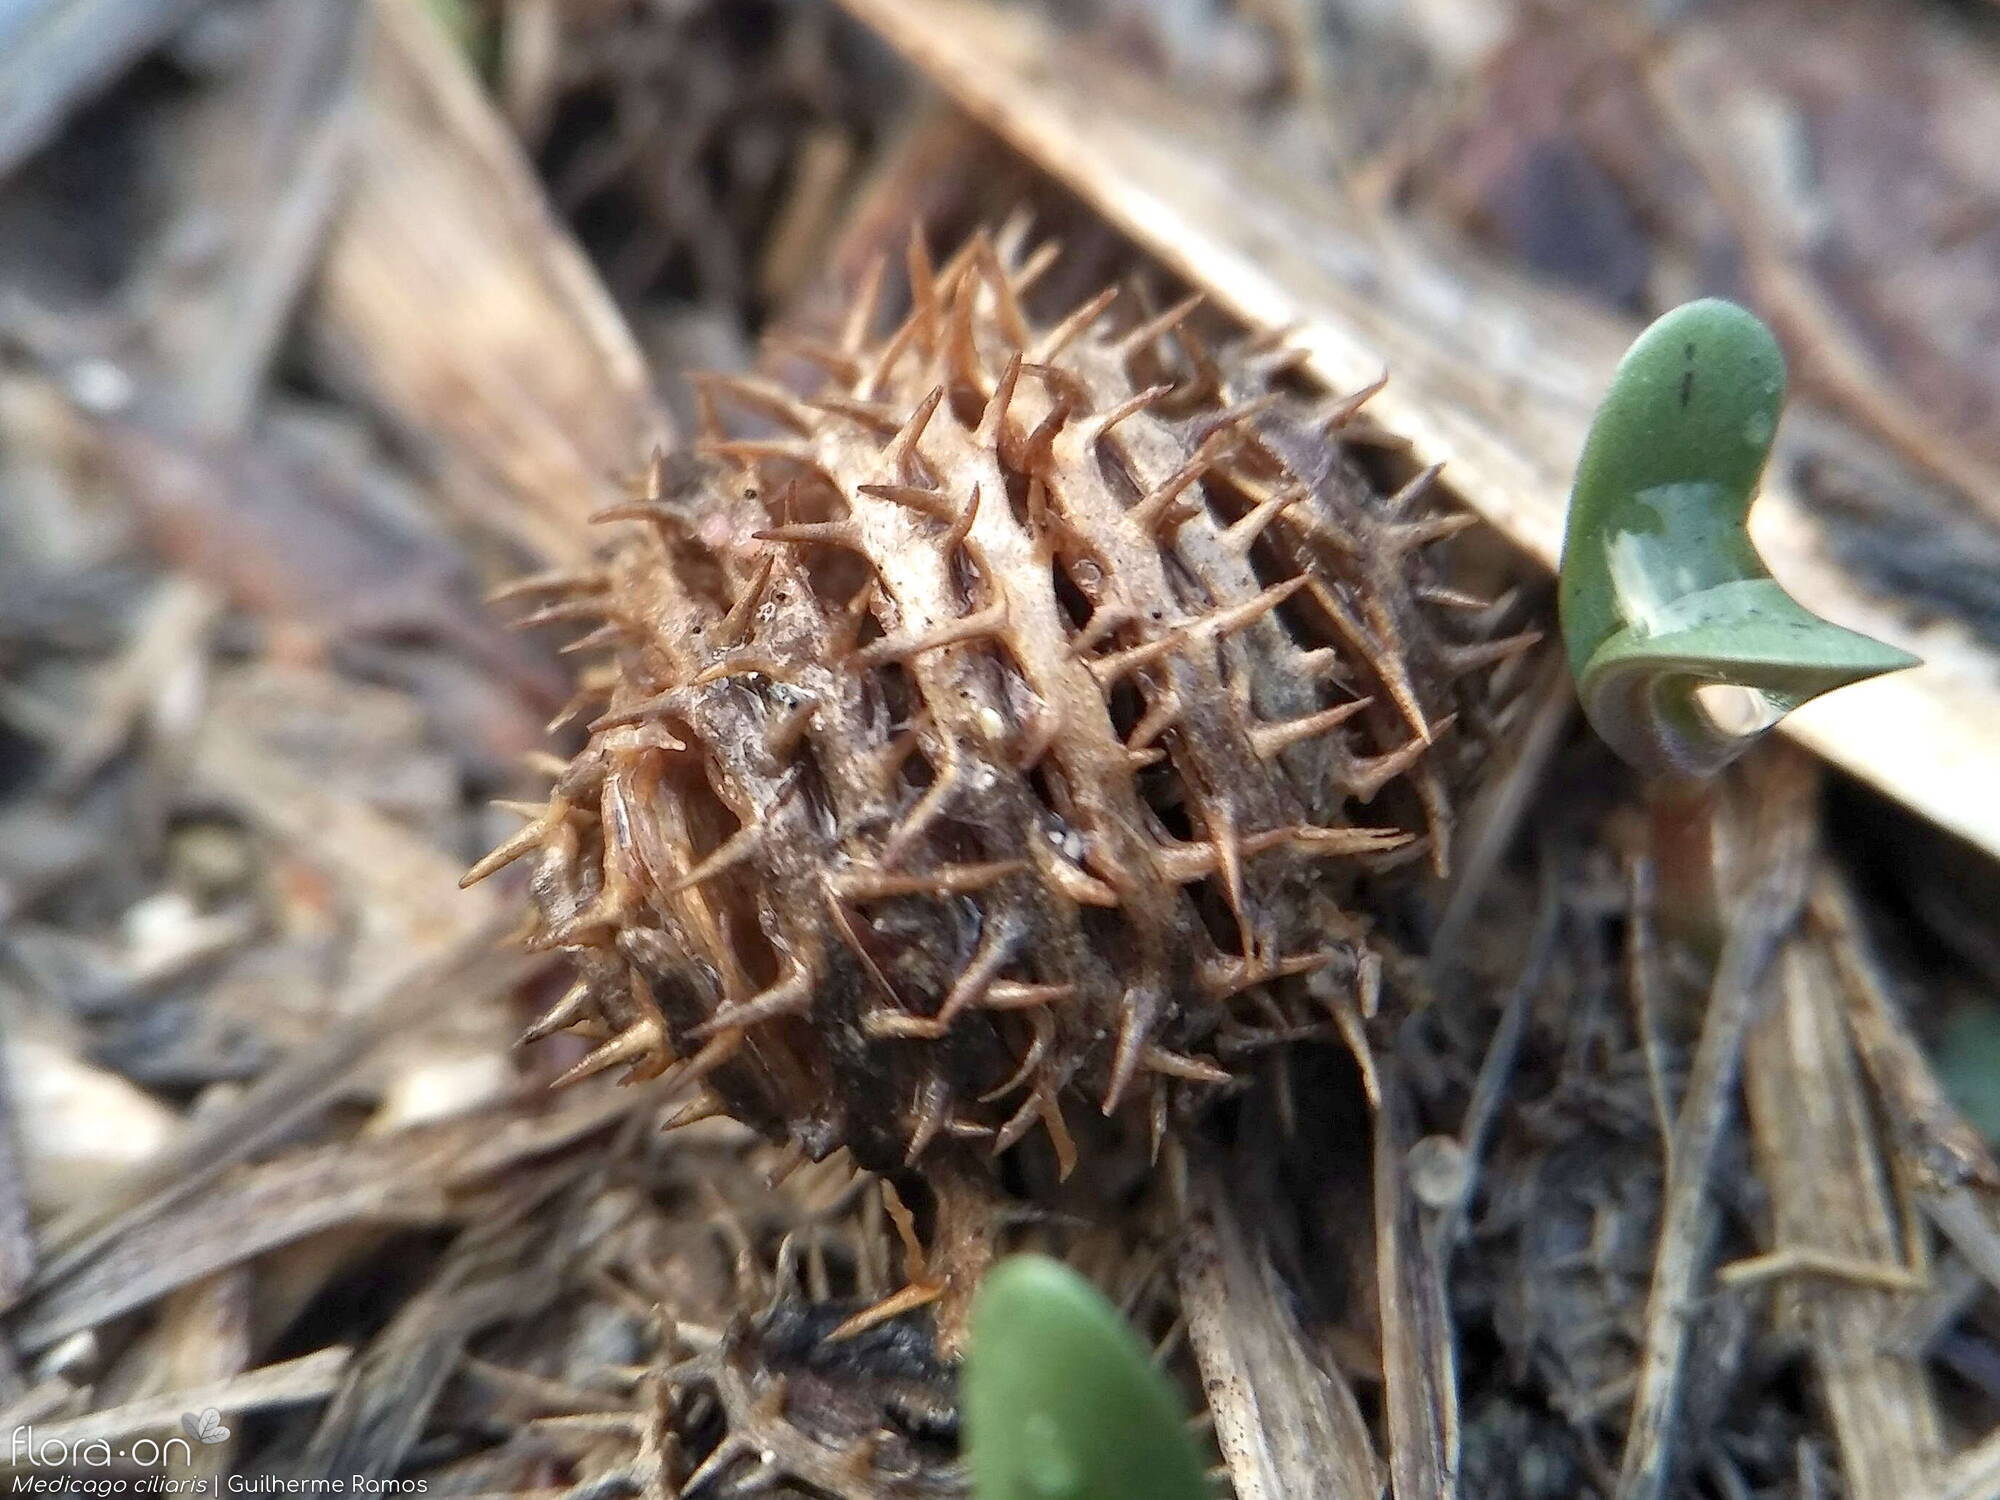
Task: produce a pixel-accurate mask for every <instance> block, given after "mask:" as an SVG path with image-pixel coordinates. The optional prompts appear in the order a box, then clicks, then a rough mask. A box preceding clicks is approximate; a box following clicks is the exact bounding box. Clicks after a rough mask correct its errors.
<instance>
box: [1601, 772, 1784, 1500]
mask: <svg viewBox="0 0 2000 1500" xmlns="http://www.w3.org/2000/svg"><path fill="white" fill-rule="evenodd" d="M1763 764H1764V765H1765V767H1766V768H1767V769H1766V775H1765V777H1764V778H1762V779H1763V780H1764V782H1765V783H1766V784H1765V785H1763V786H1762V787H1761V788H1760V790H1762V791H1763V792H1764V794H1765V796H1766V797H1767V798H1768V799H1769V803H1770V806H1769V809H1768V811H1767V813H1766V816H1765V817H1764V818H1761V819H1759V820H1757V821H1758V825H1759V826H1757V827H1755V828H1754V829H1745V830H1743V834H1744V845H1745V848H1746V850H1754V851H1755V852H1754V853H1753V854H1751V855H1750V858H1751V859H1752V860H1753V861H1754V864H1753V867H1752V869H1751V870H1750V872H1749V873H1748V875H1747V878H1746V879H1745V880H1744V881H1743V882H1742V886H1743V895H1742V898H1741V900H1740V902H1739V904H1738V905H1737V908H1736V910H1735V915H1734V919H1733V920H1732V921H1731V923H1730V926H1729V931H1728V935H1727V936H1726V938H1725V939H1724V941H1723V946H1722V954H1721V957H1720V959H1719V960H1718V961H1717V965H1716V972H1715V981H1714V984H1713V986H1712V987H1711V988H1710V991H1709V996H1708V1008H1707V1011H1706V1013H1705V1014H1704V1015H1703V1018H1702V1025H1701V1036H1700V1040H1699V1041H1698V1042H1697V1043H1696V1046H1695V1054H1694V1060H1693V1064H1692V1066H1691V1067H1690V1069H1689V1072H1688V1079H1687V1087H1686V1089H1685V1091H1684V1093H1683V1095H1682V1099H1681V1107H1680V1114H1679V1116H1678V1117H1677V1118H1676V1120H1675V1122H1674V1133H1673V1137H1672V1140H1671V1141H1670V1142H1669V1156H1668V1160H1669V1161H1671V1162H1672V1164H1673V1166H1672V1170H1671V1172H1670V1174H1669V1176H1668V1181H1667V1192H1666V1202H1665V1204H1664V1205H1663V1207H1662V1210H1661V1223H1660V1236H1659V1250H1658V1255H1657V1258H1656V1260H1655V1262H1654V1267H1653V1284H1652V1290H1651V1292H1650V1294H1649V1295H1648V1297H1647V1302H1646V1321H1645V1340H1644V1350H1643V1353H1642V1355H1641V1358H1640V1366H1639V1387H1638V1391H1637V1393H1636V1394H1635V1395H1634V1397H1633V1402H1632V1417H1631V1422H1630V1424H1629V1426H1628V1427H1627V1429H1626V1434H1625V1452H1624V1457H1623V1459H1622V1460H1621V1462H1620V1466H1619V1475H1618V1490H1617V1494H1618V1497H1619V1500H1657V1497H1658V1496H1660V1495H1662V1494H1664V1493H1665V1492H1666V1488H1667V1484H1668V1480H1669V1478H1670V1477H1671V1452H1672V1439H1673V1424H1674V1417H1675V1414H1676V1412H1677V1411H1678V1409H1679V1403H1680V1398H1681V1383H1682V1377H1683V1374H1684V1373H1685V1372H1684V1369H1683V1361H1684V1359H1685V1356H1686V1353H1687V1333H1688V1308H1689V1306H1690V1304H1691V1302H1692V1300H1693V1299H1694V1297H1695V1294H1696V1293H1695V1288H1696V1283H1697V1281H1698V1279H1699V1278H1700V1276H1701V1274H1702V1272H1703V1270H1704V1268H1705V1266H1706V1263H1707V1260H1708V1258H1709V1255H1710V1253H1711V1251H1712V1248H1713V1242H1714V1238H1715V1221H1714V1205H1713V1204H1712V1202H1711V1201H1710V1198H1709V1190H1708V1183H1709V1175H1710V1172H1711V1169H1712V1168H1713V1167H1714V1165H1715V1161H1716V1157H1717V1155H1718V1153H1719V1150H1720V1148H1721V1145H1722V1143H1723V1139H1724V1137H1725V1135H1726V1134H1727V1133H1728V1131H1729V1128H1730V1124H1731V1122H1732V1120H1733V1119H1734V1117H1735V1096H1736V1084H1737V1079H1738V1076H1739V1074H1740V1071H1741V1068H1742V1062H1743V1045H1744V1040H1745V1038H1746V1037H1747V1036H1748V1034H1749V1030H1750V1027H1751V1024H1752V1023H1753V1022H1754V1020H1755V1019H1756V1015H1757V1009H1758V1005H1759V1002H1760V1001H1761V1000H1762V998H1763V996H1764V993H1765V991H1766V988H1767V978H1768V975H1769V972H1770V969H1771V965H1772V962H1773V960H1774V959H1775V958H1776V957H1777V955H1778V952H1779V950H1780V948H1781V947H1782V945H1783V943H1784V940H1785V937H1786V935H1787V933H1789V932H1790V930H1791V929H1792V927H1793V925H1794V923H1795V922H1796V921H1797V918H1798V914H1799V910H1800V908H1801V906H1802V905H1803V903H1804V901H1805V896H1806V881H1807V879H1808V875H1809V862H1810V860H1811V857H1812V852H1813V828H1814V822H1815V820H1814V818H1813V817H1812V814H1811V807H1812V800H1811V799H1812V792H1813V789H1814V788H1815V787H1816V786H1817V784H1818V783H1817V780H1816V778H1815V777H1814V775H1813V774H1812V770H1811V768H1810V767H1809V766H1807V765H1805V764H1803V763H1802V762H1801V761H1800V760H1799V759H1797V758H1796V757H1794V756H1781V755H1775V754H1774V755H1771V756H1769V757H1765V758H1764V760H1763Z"/></svg>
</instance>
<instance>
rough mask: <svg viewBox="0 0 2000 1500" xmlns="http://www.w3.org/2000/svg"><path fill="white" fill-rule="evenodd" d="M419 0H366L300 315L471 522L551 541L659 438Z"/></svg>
mask: <svg viewBox="0 0 2000 1500" xmlns="http://www.w3.org/2000/svg"><path fill="white" fill-rule="evenodd" d="M427 9H428V8H427V7H426V6H424V5H423V4H421V3H420V0H378V3H377V4H376V5H375V7H374V10H375V20H376V26H375V34H374V37H373V39H372V41H371V44H370V46H369V52H368V60H367V64H366V80H365V84H364V87H363V90H362V101H361V128H360V131H359V136H360V139H359V143H358V146H357V160H356V164H355V173H354V180H353V183H352V185H351V187H350V188H349V190H348V193H347V196H346V198H345V200H344V203H343V206H342V209H341V212H340V214H339V217H338V220H337V222H336V223H335V225H334V228H333V232H332V235H331V238H330V241H329V244H328V247H327V254H326V259H325V262H324V264H323V266H322V268H321V274H320V279H319V297H318V305H317V309H316V316H315V318H314V323H313V329H312V332H313V333H314V334H315V336H316V338H317V341H318V343H319V344H320V346H321V347H322V348H323V349H324V351H325V352H326V354H327V356H328V357H329V359H330V360H331V362H332V364H333V366H334V368H335V370H336V373H337V375H338V376H339V377H341V378H343V379H344V380H345V381H346V382H348V383H350V384H352V385H354V386H357V387H358V388H359V389H360V391H361V392H362V393H363V395H364V396H365V397H366V398H367V399H368V400H369V402H370V403H371V404H372V405H374V406H375V407H376V408H377V409H378V410H379V411H380V412H381V413H382V414H383V415H384V416H385V417H386V418H387V419H388V420H389V422H390V423H391V424H392V425H393V426H394V427H395V428H396V429H397V431H398V432H399V433H400V434H401V435H402V436H403V437H404V438H405V440H407V441H408V442H409V443H410V444H411V445H412V446H413V447H414V448H415V449H416V450H417V451H418V452H419V454H420V455H422V456H423V457H424V458H425V459H426V460H427V461H429V462H430V463H432V464H433V465H434V466H435V468H436V470H437V472H438V474H439V477H440V478H441V480H442V481H443V484H444V487H445V490H446V493H447V494H448V495H449V496H450V498H451V499H452V501H453V503H454V504H456V505H457V506H459V507H460V508H461V509H462V511H463V512H464V513H465V514H466V515H467V516H468V517H470V518H472V519H473V520H474V521H475V522H476V523H477V524H479V525H481V526H484V527H489V528H491V529H493V530H496V531H498V532H500V533H502V534H503V535H506V536H509V537H511V538H512V539H513V540H515V541H516V542H517V543H519V544H520V545H522V546H525V547H527V548H528V549H529V550H530V551H532V552H535V553H539V554H540V555H541V556H543V557H545V558H548V559H552V560H559V559H573V558H577V557H580V556H582V555H583V554H584V553H585V552H586V551H587V548H588V545H589V542H590V540H591V533H590V531H589V529H588V528H587V527H586V526H584V525H583V524H582V523H583V521H584V519H585V518H586V517H588V516H589V515H591V514H593V513H594V512H596V511H599V510H602V509H604V508H605V507H606V506H608V505H610V504H612V503H614V502H615V501H617V500H618V499H620V498H621V495H620V493H619V490H618V487H617V484H616V482H615V476H617V475H619V474H621V473H625V472H628V471H629V470H630V469H631V468H632V466H633V465H634V464H635V463H636V462H638V461H639V459H640V458H642V457H643V456H644V454H645V453H646V451H647V450H648V448H649V447H651V446H653V445H654V444H655V443H658V442H661V441H662V440H663V439H664V438H665V436H666V433H665V428H664V425H663V419H662V418H661V417H660V415H659V412H658V409H657V408H656V406H655V404H654V401H653V398H652V395H651V392H650V390H649V387H648V381H647V375H646V370H645V365H644V363H643V361H642V360H641V358H640V355H639V352H638V350H637V348H636V347H635V345H634V344H633V342H632V338H631V334H630V333H629V331H628V330H627V329H626V327H625V325H624V323H623V321H622V320H621V319H620V318H619V315H618V313H617V311H616V309H615V308H613V307H612V305H611V302H610V299H609V297H608V296H607V295H606V293H605V292H604V289H603V287H602V286H600V285H599V283H598V282H597V280H596V277H595V276H594V274H593V273H592V272H591V270H590V268H589V267H588V265H587V264H586V263H585V262H584V260H583V257H582V254H581V252H579V251H578V249H577V248H576V246H575V244H574V243H573V242H572V241H571V240H570V239H569V237H568V236H567V234H566V233H565V232H564V231H563V230H562V229H561V227H560V226H559V225H558V224H557V223H556V221H555V220H554V218H553V217H552V215H551V214H550V212H549V209H548V205H547V203H546V202H545V201H544V199H543V196H542V191H541V188H540V186H539V185H538V184H537V182H536V181H535V178H534V175H533V173H532V171H531V170H530V168H529V166H528V163H527V162H526V160H525V159H524V158H523V157H522V154H521V150H520V147H519V144H518V143H517V142H516V141H515V140H514V139H513V137H512V135H511V134H510V133H509V131H508V129H507V127H506V125H505V123H504V122H503V121H502V120H501V119H500V118H499V116H498V115H497V114H496V113H495V111H494V109H493V106H492V104H491V103H490V102H489V101H488V100H487V99H486V97H485V96H484V95H483V94H482V93H481V92H480V89H479V86H478V83H477V81H476V80H475V79H474V78H473V77H472V76H471V74H470V72H469V71H468V69H467V67H466V65H465V62H464V60H463V59H462V58H461V57H460V56H458V55H457V54H456V53H455V52H454V51H453V49H452V47H451V46H450V44H449V43H448V42H447V40H446V39H445V38H444V37H443V36H442V35H441V34H440V33H439V32H438V30H437V27H436V24H435V22H434V21H433V20H432V18H431V17H430V15H429V14H428V13H427Z"/></svg>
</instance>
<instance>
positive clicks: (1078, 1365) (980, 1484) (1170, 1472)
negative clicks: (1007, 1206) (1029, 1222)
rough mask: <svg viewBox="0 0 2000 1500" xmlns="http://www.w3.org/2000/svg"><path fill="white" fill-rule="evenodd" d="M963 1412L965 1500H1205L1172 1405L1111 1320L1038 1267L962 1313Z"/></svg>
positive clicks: (1063, 1270)
mask: <svg viewBox="0 0 2000 1500" xmlns="http://www.w3.org/2000/svg"><path fill="white" fill-rule="evenodd" d="M964 1409H965V1422H966V1433H967V1450H968V1453H969V1456H970V1459H971V1464H972V1480H973V1494H974V1495H975V1496H976V1497H977V1500H1205V1496H1206V1493H1207V1490H1206V1486H1205V1484H1204V1483H1203V1480H1202V1465H1201V1460H1200V1458H1199V1456H1198V1455H1197V1453H1196V1451H1195V1446H1194V1442H1193V1440H1192V1439H1191V1438H1190V1437H1189V1435H1188V1430H1187V1423H1186V1421H1185V1420H1184V1416H1183V1413H1182V1411H1181V1407H1180V1403H1179V1401H1178V1400H1176V1399H1175V1396H1174V1393H1173V1390H1172V1388H1171V1387H1169V1386H1168V1384H1167V1382H1166V1379H1165V1378H1164V1377H1163V1376H1162V1375H1161V1374H1160V1372H1159V1371H1158V1370H1156V1369H1154V1368H1153V1362H1152V1360H1151V1359H1150V1358H1149V1357H1148V1355H1147V1353H1146V1349H1145V1346H1144V1345H1142V1344H1141V1343H1140V1342H1139V1339H1138V1336H1137V1335H1136V1334H1134V1333H1133V1331H1132V1329H1131V1327H1130V1326H1129V1325H1128V1324H1127V1323H1126V1322H1125V1320H1124V1318H1122V1317H1120V1316H1119V1314H1118V1310H1117V1309H1116V1308H1115V1307H1113V1306H1112V1305H1111V1303H1110V1302H1108V1301H1107V1300H1105V1298H1104V1295H1103V1294H1102V1293H1101V1292H1099V1291H1098V1290H1097V1288H1095V1287H1094V1286H1092V1285H1091V1284H1090V1283H1089V1282H1088V1281H1086V1280H1084V1279H1083V1277H1081V1276H1079V1275H1078V1274H1077V1273H1076V1272H1074V1271H1072V1270H1070V1269H1069V1267H1067V1266H1065V1265H1062V1264H1061V1263H1060V1262H1057V1261H1053V1260H1050V1259H1048V1258H1047V1257H1045V1256H1040V1255H1017V1256H1013V1257H1011V1258H1010V1259H1008V1260H1005V1261H1002V1262H1001V1263H1000V1264H999V1265H998V1266H996V1267H995V1268H994V1269H993V1270H992V1272H990V1273H989V1274H988V1275H987V1277H986V1280H985V1281H984V1282H983V1283H982V1284H981V1285H980V1288H979V1293H978V1295H977V1296H976V1297H975V1298H974V1300H973V1304H972V1336H971V1344H970V1348H969V1351H968V1353H967V1355H966V1362H965V1376H964Z"/></svg>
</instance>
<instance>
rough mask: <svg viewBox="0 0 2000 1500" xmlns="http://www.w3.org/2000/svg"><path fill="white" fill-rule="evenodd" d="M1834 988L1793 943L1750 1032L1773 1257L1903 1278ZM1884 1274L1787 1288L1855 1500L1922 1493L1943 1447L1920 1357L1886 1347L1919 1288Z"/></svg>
mask: <svg viewBox="0 0 2000 1500" xmlns="http://www.w3.org/2000/svg"><path fill="white" fill-rule="evenodd" d="M1837 994H1838V989H1837V985H1836V981H1835V977H1834V973H1833V970H1832V965H1831V963H1830V960H1829V957H1828V955H1827V954H1826V952H1825V951H1824V948H1823V946H1822V945H1820V944H1816V943H1814V942H1813V941H1811V940H1810V939H1809V938H1806V937H1799V938H1795V939H1794V940H1793V941H1792V943H1791V944H1790V946H1789V947H1788V948H1787V949H1786V951H1785V953H1784V955H1783V957H1782V959H1781V960H1780V964H1779V999H1778V1003H1777V1005H1776V1007H1775V1008H1774V1009H1773V1010H1772V1011H1771V1012H1770V1014H1768V1015H1767V1016H1766V1017H1764V1019H1763V1020H1762V1021H1761V1022H1760V1023H1759V1024H1758V1025H1757V1026H1756V1028H1755V1029H1754V1030H1753V1031H1752V1033H1751V1036H1750V1040H1749V1044H1748V1049H1747V1054H1746V1063H1745V1085H1746V1090H1747V1093H1748V1097H1749V1103H1750V1123H1751V1133H1752V1137H1753V1139H1754V1140H1755V1142H1756V1147H1757V1154H1758V1157H1759V1160H1760V1162H1761V1165H1762V1168H1763V1177H1764V1181H1765V1182H1766V1183H1767V1184H1768V1185H1769V1188H1770V1192H1771V1209H1772V1219H1773V1224H1772V1230H1773V1244H1772V1253H1773V1254H1774V1255H1777V1256H1784V1255H1788V1254H1790V1255H1796V1256H1799V1257H1801V1258H1802V1261H1803V1263H1805V1264H1806V1265H1807V1266H1810V1264H1811V1263H1812V1262H1813V1261H1814V1260H1816V1259H1824V1260H1825V1261H1826V1262H1828V1263H1831V1264H1838V1263H1842V1262H1845V1263H1851V1264H1852V1265H1854V1266H1856V1267H1879V1268H1883V1269H1885V1270H1891V1271H1904V1267H1905V1263H1906V1261H1907V1260H1908V1258H1909V1257H1908V1249H1907V1247H1906V1245H1905V1243H1904V1237H1903V1232H1902V1223H1901V1216H1900V1215H1899V1214H1898V1212H1897V1205H1896V1201H1895V1193H1894V1189H1893V1185H1892V1183H1891V1181H1890V1178H1889V1174H1888V1169H1887V1162H1886V1160H1885V1158H1884V1155H1883V1152H1882V1150H1881V1147H1880V1145H1879V1144H1878V1143H1877V1140H1876V1137H1875V1128H1874V1122H1873V1120H1872V1119H1871V1116H1870V1103H1869V1100H1868V1098H1867V1096H1866V1093H1865V1091H1864V1089H1863V1087H1862V1080H1861V1072H1860V1068H1859V1066H1858V1064H1857V1062H1856V1059H1855V1056H1854V1051H1853V1046H1852V1044H1851V1042H1850V1040H1849V1037H1848V1032H1847V1029H1846V1028H1845V1026H1844V1025H1843V1024H1842V1018H1841V1014H1840V1007H1839V1004H1838V1002H1837V999H1836V996H1837ZM1904 1274H1905V1276H1907V1272H1904ZM1884 1279H1886V1278H1883V1277H1877V1276H1866V1275H1863V1274H1860V1273H1859V1272H1856V1273H1850V1274H1847V1275H1841V1276H1831V1275H1826V1274H1819V1273H1815V1272H1814V1271H1812V1270H1810V1269H1808V1270H1806V1272H1805V1274H1803V1275H1800V1276H1798V1277H1796V1278H1795V1279H1793V1281H1792V1282H1791V1284H1790V1285H1789V1286H1788V1287H1787V1288H1786V1293H1785V1301H1786V1302H1788V1303H1789V1304H1790V1307H1789V1310H1790V1312H1791V1313H1792V1314H1793V1316H1794V1317H1795V1318H1796V1320H1797V1323H1798V1326H1799V1327H1800V1330H1801V1331H1802V1332H1803V1334H1804V1335H1805V1338H1806V1341H1807V1344H1808V1345H1809V1347H1810V1348H1811V1350H1812V1355H1813V1364H1814V1369H1815V1371H1816V1373H1817V1376H1818V1380H1819V1386H1820V1389H1821V1391H1822V1393H1823V1396H1824V1399H1825V1402H1826V1409H1827V1414H1828V1417H1829V1418H1830V1420H1831V1423H1832V1427H1833V1434H1834V1438H1835V1440H1836V1441H1837V1443H1838V1444H1839V1448H1840V1456H1841V1473H1842V1477H1843V1479H1844V1481H1845V1483H1846V1492H1847V1494H1848V1495H1850V1496H1852V1497H1853V1500H1905V1497H1907V1496H1911V1495H1917V1494H1921V1493H1922V1492H1923V1490H1924V1487H1925V1485H1926V1484H1927V1483H1928V1481H1929V1478H1930V1475H1931V1472H1932V1470H1933V1468H1934V1466H1935V1465H1936V1463H1937V1461H1938V1458H1939V1455H1940V1452H1941V1449H1942V1439H1941V1435H1940V1431H1939V1426H1938V1415H1937V1410H1936V1407H1935V1404H1934V1402H1933V1399H1932V1393H1931V1390H1930V1385H1929V1381H1928V1379H1927V1377H1926V1375H1925V1372H1924V1368H1923V1361H1922V1356H1921V1355H1920V1354H1918V1355H1913V1354H1911V1353H1909V1352H1908V1351H1905V1350H1902V1349H1899V1348H1898V1347H1897V1346H1896V1340H1895V1333H1896V1330H1897V1328H1898V1327H1899V1326H1900V1325H1901V1323H1902V1321H1903V1319H1904V1318H1905V1317H1906V1316H1907V1313H1908V1310H1909V1308H1910V1306H1911V1305H1912V1303H1913V1302H1914V1301H1915V1300H1916V1297H1915V1294H1913V1293H1912V1292H1911V1291H1909V1290H1907V1289H1905V1290H1902V1291H1893V1290H1886V1289H1884V1288H1883V1287H1882V1286H1880V1285H1871V1284H1869V1283H1870V1282H1876V1281H1881V1280H1884Z"/></svg>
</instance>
